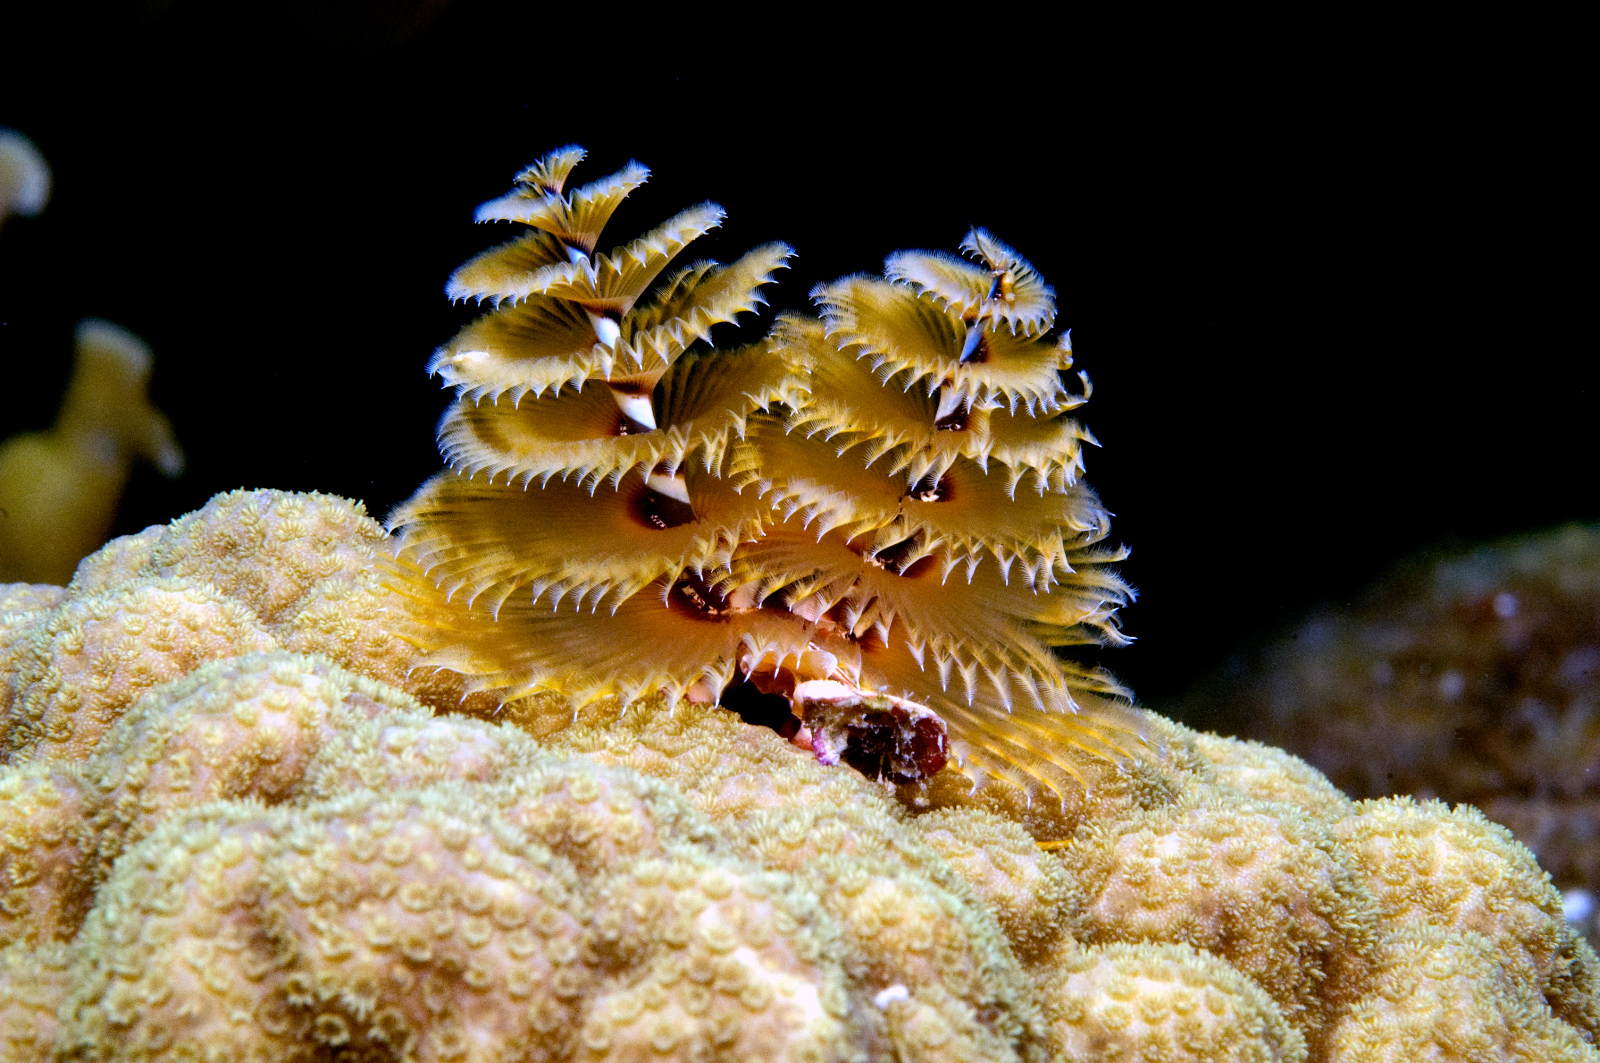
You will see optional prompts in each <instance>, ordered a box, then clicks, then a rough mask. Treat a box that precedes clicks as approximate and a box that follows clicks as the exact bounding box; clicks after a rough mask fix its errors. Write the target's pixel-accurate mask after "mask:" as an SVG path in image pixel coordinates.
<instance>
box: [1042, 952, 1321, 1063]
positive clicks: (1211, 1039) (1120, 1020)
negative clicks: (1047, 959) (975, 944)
mask: <svg viewBox="0 0 1600 1063" xmlns="http://www.w3.org/2000/svg"><path fill="white" fill-rule="evenodd" d="M1045 1009H1046V1011H1047V1012H1048V1013H1049V1015H1050V1018H1051V1027H1052V1032H1053V1033H1054V1035H1055V1036H1054V1042H1055V1046H1056V1051H1057V1053H1058V1055H1057V1058H1058V1059H1060V1060H1062V1061H1063V1063H1091V1061H1097V1060H1109V1059H1117V1060H1121V1059H1128V1060H1140V1061H1141V1063H1302V1061H1303V1060H1304V1059H1305V1058H1306V1046H1305V1039H1304V1038H1303V1037H1302V1036H1301V1035H1300V1032H1299V1031H1298V1030H1296V1029H1295V1028H1294V1027H1293V1026H1290V1025H1289V1024H1288V1023H1287V1022H1285V1021H1284V1019H1283V1015H1282V1013H1281V1012H1280V1011H1279V1010H1278V1007H1277V1006H1276V1005H1275V1004H1274V1003H1273V1001H1272V998H1271V997H1269V996H1268V995H1267V994H1266V993H1264V992H1262V991H1261V989H1260V987H1259V986H1257V985H1255V984H1254V983H1253V982H1251V981H1250V979H1248V978H1245V977H1244V976H1243V975H1241V974H1240V973H1239V972H1238V971H1237V970H1235V969H1234V968H1232V967H1230V966H1229V965H1228V964H1227V963H1226V962H1225V961H1223V960H1220V959H1218V958H1216V957H1215V956H1213V955H1211V954H1210V953H1207V952H1201V951H1196V950H1195V949H1193V948H1190V947H1189V946H1187V945H1126V944H1113V945H1104V946H1097V947H1095V948H1091V949H1085V950H1084V951H1082V952H1080V953H1077V954H1075V955H1073V956H1071V957H1069V958H1068V959H1067V960H1066V961H1065V962H1063V963H1062V964H1061V966H1060V969H1059V970H1058V971H1057V972H1056V976H1055V978H1054V979H1053V980H1052V982H1051V983H1050V984H1049V985H1048V987H1047V988H1046V990H1045Z"/></svg>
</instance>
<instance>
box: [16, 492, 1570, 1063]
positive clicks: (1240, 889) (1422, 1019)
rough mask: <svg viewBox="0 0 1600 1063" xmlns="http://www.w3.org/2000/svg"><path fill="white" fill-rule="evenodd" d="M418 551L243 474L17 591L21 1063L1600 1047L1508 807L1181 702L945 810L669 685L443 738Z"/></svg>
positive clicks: (1518, 1051)
mask: <svg viewBox="0 0 1600 1063" xmlns="http://www.w3.org/2000/svg"><path fill="white" fill-rule="evenodd" d="M380 535H381V533H380V532H379V530H378V529H377V527H376V525H374V524H373V523H372V522H371V521H370V520H368V519H366V518H365V517H363V516H361V515H360V514H359V512H358V511H356V510H355V508H354V507H352V506H350V505H349V504H348V503H342V502H338V501H336V500H332V499H327V498H319V497H316V496H310V497H307V496H293V495H279V494H272V493H267V492H240V493H236V494H234V495H231V496H220V497H219V498H218V499H216V500H214V501H213V503H212V504H211V505H210V506H208V507H206V509H204V510H202V511H200V512H198V513H195V514H191V515H190V516H188V517H185V518H183V519H182V520H180V521H178V522H175V523H174V524H173V525H171V526H170V527H166V528H153V529H150V530H149V531H147V532H145V533H144V534H142V535H140V536H135V537H131V538H129V539H124V540H119V541H117V542H115V543H113V544H111V545H110V546H108V547H107V548H105V549H104V550H102V551H101V552H100V553H99V554H96V555H94V556H93V557H91V558H89V559H87V560H86V561H85V562H84V564H83V565H82V566H80V568H79V571H78V574H77V577H76V579H75V581H74V583H73V584H72V585H71V586H70V587H68V588H65V589H63V588H47V587H33V586H16V585H13V586H7V587H0V655H3V656H0V684H3V686H0V689H4V690H5V691H7V692H8V696H9V697H11V698H12V712H13V719H14V721H15V722H14V724H13V727H12V729H11V732H10V734H9V737H8V763H7V765H6V766H5V767H4V768H0V841H3V843H4V844H3V845H0V884H3V888H4V893H3V895H0V1061H4V1063H13V1061H16V1063H23V1061H27V1063H41V1061H47V1060H48V1061H52V1063H58V1061H59V1063H65V1061H68V1060H107V1061H110V1060H118V1061H121V1060H129V1061H132V1060H172V1061H177V1060H195V1059H244V1060H251V1059H253V1060H263V1061H266V1060H293V1059H300V1060H308V1061H328V1063H332V1061H334V1060H352V1059H360V1060H369V1061H375V1063H376V1061H381V1063H389V1061H402V1060H417V1061H430V1063H431V1061H435V1060H437V1061H446V1060H449V1061H457V1060H472V1061H478V1060H482V1061H490V1060H494V1061H502V1063H507V1061H556V1060H560V1061H568V1060H572V1061H578V1060H586V1061H624V1060H626V1061H645V1060H649V1061H668V1063H670V1061H684V1063H688V1061H696V1063H702V1061H708V1060H709V1061H725V1063H733V1061H745V1060H751V1059H759V1060H771V1061H774V1063H787V1061H798V1060H808V1061H818V1060H823V1061H835V1060H837V1061H852V1063H860V1061H868V1060H871V1061H878V1060H883V1061H890V1063H943V1061H956V1060H960V1061H968V1063H977V1061H1000V1063H1005V1061H1029V1063H1033V1061H1038V1063H1043V1061H1045V1060H1067V1061H1082V1063H1089V1061H1098V1060H1104V1059H1139V1060H1160V1061H1172V1063H1202V1061H1205V1063H1209V1061H1215V1060H1226V1061H1235V1060H1237V1061H1250V1063H1263V1061H1285V1063H1302V1061H1338V1063H1367V1061H1394V1063H1401V1061H1409V1060H1414V1059H1433V1060H1463V1061H1465V1060H1500V1059H1508V1060H1523V1061H1528V1063H1533V1061H1551V1060H1554V1061H1563V1060H1583V1061H1589V1063H1595V1061H1597V1060H1600V1052H1596V1050H1595V1048H1594V1047H1593V1044H1594V1037H1595V1035H1596V1033H1597V1031H1600V998H1597V996H1596V992H1595V989H1596V972H1597V969H1600V965H1597V962H1596V960H1595V957H1594V954H1593V952H1592V951H1590V949H1589V948H1588V946H1587V944H1585V943H1584V942H1583V941H1582V939H1581V938H1579V937H1576V936H1575V935H1574V934H1573V933H1572V932H1571V931H1570V930H1569V929H1568V928H1567V926H1566V924H1565V923H1564V922H1563V921H1562V919H1561V918H1560V900H1559V897H1558V896H1557V894H1556V893H1555V891H1554V890H1553V888H1552V887H1551V885H1550V882H1549V880H1548V879H1547V877H1546V876H1544V875H1543V873H1542V872H1541V871H1540V870H1539V868H1538V866H1537V864H1536V863H1535V862H1534V860H1533V858H1532V856H1531V854H1529V852H1528V851H1527V850H1526V849H1525V848H1523V847H1522V846H1520V845H1519V844H1517V843H1516V842H1515V841H1514V840H1513V839H1512V838H1511V837H1510V835H1509V834H1508V833H1507V832H1505V831H1504V830H1503V829H1501V828H1499V827H1496V826H1495V825H1493V824H1491V823H1490V822H1488V821H1487V820H1485V819H1484V818H1483V817H1482V816H1481V815H1479V814H1478V813H1477V812H1476V811H1474V810H1472V809H1469V808H1465V807H1458V808H1456V809H1454V810H1452V809H1450V808H1448V807H1446V806H1443V805H1440V804H1438V803H1434V802H1430V803H1416V802H1414V801H1412V800H1410V799H1405V798H1396V799H1387V800H1379V801H1366V802H1360V803H1355V802H1352V801H1350V800H1349V799H1348V798H1346V797H1345V796H1344V795H1342V794H1340V793H1339V792H1338V791H1337V790H1336V789H1334V787H1333V786H1332V785H1331V784H1329V782H1328V781H1327V780H1326V779H1325V778H1323V777H1322V776H1321V775H1319V774H1318V773H1317V772H1315V771H1314V770H1312V769H1311V768H1309V767H1308V766H1307V765H1305V764H1304V763H1303V762H1301V761H1298V760H1296V759H1294V758H1293V757H1290V756H1288V755H1286V754H1284V753H1282V752H1281V751H1278V750H1274V749H1271V748H1268V747H1265V746H1260V745H1256V744H1254V743H1246V742H1239V741H1235V740H1231V739H1222V738H1217V737H1215V736H1210V735H1199V734H1195V733H1193V732H1191V731H1187V730H1185V729H1183V728H1181V727H1179V726H1177V725H1175V724H1172V723H1170V722H1168V721H1165V720H1162V719H1161V718H1159V717H1150V718H1149V720H1148V723H1147V729H1148V731H1149V734H1150V737H1151V739H1152V744H1153V745H1154V746H1157V747H1160V748H1163V749H1164V750H1165V755H1164V756H1159V757H1157V756H1147V757H1143V758H1140V759H1138V760H1136V761H1134V762H1132V763H1130V764H1125V765H1118V764H1115V763H1114V762H1112V761H1109V760H1107V759H1104V758H1099V757H1093V756H1089V755H1086V754H1085V755H1081V756H1080V761H1079V764H1078V767H1077V770H1078V771H1079V772H1080V773H1081V774H1082V776H1083V777H1084V779H1085V781H1086V783H1087V784H1088V785H1087V788H1086V789H1084V790H1082V791H1079V792H1077V793H1076V794H1075V796H1073V797H1072V798H1071V799H1063V800H1061V801H1055V802H1040V801H1035V802H1033V803H1031V804H1028V803H1026V802H1025V801H1024V795H1023V794H1022V793H1021V792H1020V791H1018V790H1015V789H1011V788H1005V787H986V788H982V789H979V790H977V791H973V790H972V789H971V787H970V785H969V784H968V782H967V780H966V779H965V778H964V777H963V776H960V775H959V774H957V773H953V772H948V771H947V772H943V773H940V775H939V776H937V777H935V780H934V781H933V783H932V784H931V785H929V786H927V787H923V788H921V789H920V791H919V792H920V795H921V799H922V800H923V801H924V802H925V803H926V804H927V805H931V806H934V807H933V808H932V810H930V811H915V810H913V809H912V808H911V807H910V806H909V805H908V804H907V803H906V802H903V801H897V800H896V799H895V796H894V794H893V793H892V792H891V791H890V790H888V789H886V788H885V787H884V786H883V785H882V784H879V783H874V782H872V781H869V780H868V779H866V778H865V777H864V776H863V775H861V774H860V773H858V772H856V771H854V770H851V769H850V768H848V767H845V766H842V765H841V766H829V765H825V764H822V763H819V762H818V761H817V759H816V758H815V757H814V756H812V755H811V754H810V753H809V752H807V751H805V750H801V749H797V748H795V747H794V746H793V745H792V744H790V743H789V742H786V741H785V740H784V739H783V738H781V737H780V736H778V735H777V734H775V733H773V732H772V731H771V730H769V729H767V728H763V727H756V726H751V725H749V724H747V723H745V722H743V721H742V720H741V719H740V718H739V717H738V716H737V715H735V714H734V713H732V712H729V711H727V710H725V709H722V708H719V707H716V706H713V705H696V704H694V703H691V702H687V701H680V702H678V703H676V704H670V703H668V702H667V700H666V699H665V698H664V697H663V696H661V695H659V694H657V695H652V696H651V698H650V699H649V700H648V701H647V702H646V703H640V704H636V705H634V706H632V707H631V708H630V710H629V711H627V712H622V711H621V708H622V706H621V703H620V702H617V701H612V702H608V703H600V704H597V705H595V706H591V709H590V711H588V712H586V713H585V714H584V715H583V716H582V718H581V719H580V720H579V721H578V723H577V724H576V725H571V726H567V727H565V728H562V729H560V730H559V731H558V732H557V733H555V734H554V735H552V736H550V737H548V738H547V739H544V740H538V739H535V738H533V737H531V736H530V735H529V734H528V733H527V732H526V731H525V730H523V729H521V728H519V727H515V726H512V725H510V724H506V723H491V722H486V721H483V720H479V719H475V718H472V717H471V716H467V715H463V714H447V715H436V714H435V712H434V711H431V710H429V709H428V708H426V707H425V706H424V705H423V704H422V703H420V702H419V701H417V700H416V699H415V698H413V697H412V696H411V695H410V694H408V693H406V692H405V691H403V690H401V689H399V688H398V687H397V686H396V685H395V684H394V682H393V680H394V679H396V678H403V677H404V675H405V674H406V672H407V668H408V665H407V663H406V662H407V661H408V660H409V659H410V658H409V657H408V654H410V653H412V652H413V651H411V650H410V649H409V648H408V646H407V644H406V643H405V642H404V641H403V640H401V639H398V638H396V637H395V636H393V635H389V634H385V632H386V630H388V629H389V628H390V627H391V626H403V625H404V622H405V620H404V613H403V610H404V609H405V608H406V600H405V599H404V598H403V597H401V596H396V595H394V594H393V593H392V592H389V591H386V590H384V589H383V587H382V586H381V585H378V584H377V583H376V582H375V579H376V577H374V576H373V575H372V572H371V569H372V562H373V560H374V555H373V553H372V551H373V547H374V543H375V542H379V541H380V540H379V539H378V537H379V536H380ZM161 595H167V596H175V598H166V597H160V596H161ZM153 596H154V597H153ZM91 601H93V602H102V603H110V604H109V605H104V604H103V605H97V606H96V607H95V609H93V610H86V609H85V608H84V605H83V603H85V602H91ZM168 601H171V602H175V603H177V604H175V605H174V612H173V613H172V616H173V617H176V618H177V619H175V620H174V619H171V618H165V619H164V614H163V613H161V611H160V610H159V609H158V608H156V606H155V605H153V604H152V603H160V602H168ZM194 603H200V604H199V605H195V604H194ZM229 603H232V609H233V610H237V611H236V612H233V613H231V614H230V615H232V616H233V619H232V621H230V622H229V623H226V624H224V623H222V622H220V621H219V620H216V619H215V618H216V617H219V616H221V614H222V613H224V612H227V611H228V609H229ZM111 606H114V608H112V607H111ZM191 606H193V607H194V608H197V609H201V610H202V612H203V615H205V616H206V617H208V618H211V622H207V623H201V624H195V625H190V624H187V623H184V622H183V620H182V617H183V616H184V615H187V614H186V613H185V612H184V610H185V609H187V608H189V607H191ZM330 610H331V611H332V612H335V613H336V612H339V611H340V610H343V615H344V618H345V621H346V623H345V624H344V625H343V626H341V625H339V624H337V623H334V622H333V621H332V620H331V619H330V616H331V613H330ZM102 614H103V615H102ZM95 617H98V619H94V618H95ZM312 617H315V618H316V619H315V622H313V621H312V620H311V619H310V618H312ZM86 618H88V619H86ZM297 618H298V619H297ZM141 621H142V622H141ZM95 625H101V626H99V627H96V626H95ZM72 631H81V632H82V634H81V635H80V636H78V637H68V633H70V632H72ZM108 632H109V633H110V634H108ZM312 638H314V639H316V640H319V641H315V642H307V641H306V640H308V639H312ZM286 644H287V645H289V646H291V647H292V648H288V649H286V648H283V647H284V646H285V645H286ZM302 645H309V646H315V647H316V648H318V649H319V650H320V655H315V654H308V653H302V652H295V649H294V647H299V646H302ZM90 646H101V647H114V648H115V652H114V653H111V652H109V651H107V650H105V649H101V650H95V651H92V652H91V651H89V650H87V649H85V647H90ZM74 647H79V648H77V649H75V648H74ZM84 654H88V656H87V657H85V656H84ZM333 655H339V657H340V660H341V661H342V662H343V664H336V663H334V662H333V661H332V660H330V659H329V658H330V657H331V656H333ZM41 661H54V662H55V665H54V667H55V668H56V669H57V671H58V673H59V679H55V680H52V684H53V685H50V689H49V691H48V693H46V692H44V691H43V688H41V687H40V685H39V684H40V678H39V676H40V670H41V667H42V666H41ZM93 662H100V663H98V664H94V663H93ZM140 662H148V666H147V667H146V668H143V669H141V668H140V667H139V663H140ZM430 674H431V673H430ZM102 680H104V681H102ZM72 691H76V692H77V694H76V695H73V694H72V693H71V692H72ZM421 693H423V694H424V695H426V696H428V697H437V696H438V693H439V692H438V691H429V690H426V689H424V690H421ZM19 695H23V696H19ZM457 696H458V692H450V694H449V700H450V702H452V703H453V702H454V700H455V697H457ZM74 697H76V698H77V699H78V700H76V701H74V700H73V699H74ZM41 698H42V699H44V700H43V701H40V700H38V699H41ZM68 703H71V704H72V705H74V706H75V707H72V708H69V707H67V706H68ZM57 718H68V719H72V720H74V721H83V722H84V726H82V727H74V728H73V729H72V730H71V731H70V733H66V731H65V729H64V728H61V727H59V726H55V727H53V728H52V727H41V726H40V725H39V724H38V722H37V721H39V720H41V719H57ZM569 719H570V710H569ZM90 720H92V721H93V726H92V727H91V726H89V725H88V723H87V721H90ZM52 731H54V732H59V733H57V734H56V737H54V738H52V737H50V735H51V733H52ZM1036 838H1049V839H1058V838H1066V839H1069V841H1068V843H1067V844H1066V845H1064V846H1056V847H1053V848H1051V849H1044V848H1041V846H1040V845H1039V844H1038V843H1037V841H1036Z"/></svg>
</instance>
